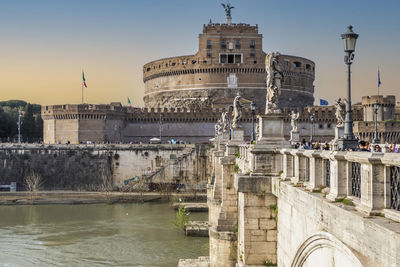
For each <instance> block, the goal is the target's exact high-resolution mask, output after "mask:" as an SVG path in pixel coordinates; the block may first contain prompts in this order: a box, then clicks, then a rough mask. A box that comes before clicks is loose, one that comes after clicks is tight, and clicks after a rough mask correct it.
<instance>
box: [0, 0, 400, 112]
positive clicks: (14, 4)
mask: <svg viewBox="0 0 400 267" xmlns="http://www.w3.org/2000/svg"><path fill="white" fill-rule="evenodd" d="M221 2H222V1H217V0H141V1H139V0H107V1H106V0H85V1H82V0H64V1H62V0H25V1H23V0H0V100H9V99H25V100H27V101H29V102H34V103H39V104H61V103H79V102H80V101H81V70H82V68H83V69H84V70H85V76H86V82H87V84H88V89H85V99H86V101H85V102H88V103H110V102H112V101H123V102H124V103H125V104H126V99H127V97H129V98H130V99H131V101H132V102H133V103H134V104H135V105H142V104H143V102H142V97H143V90H144V84H143V80H142V78H143V76H142V66H143V65H144V64H145V63H147V62H149V61H152V60H155V59H159V58H163V57H170V56H179V55H187V54H193V53H195V52H196V51H197V46H198V34H199V33H200V32H201V30H202V25H203V24H205V23H208V21H209V20H210V18H211V19H212V21H213V22H224V21H225V13H224V10H223V8H222V7H221V5H220V4H221ZM230 2H231V4H232V5H234V6H235V8H234V9H233V10H232V17H233V22H235V23H239V22H244V23H250V24H253V25H254V24H258V25H259V30H260V33H262V34H263V35H264V40H263V42H264V45H263V46H264V47H263V48H264V51H266V52H271V51H279V52H281V53H285V54H291V55H296V56H302V57H306V58H309V59H311V60H313V61H314V62H315V63H316V78H315V83H314V84H315V98H316V99H319V98H325V99H328V100H329V101H330V103H332V101H333V100H334V99H336V98H337V97H339V96H344V95H345V92H346V66H345V64H344V63H343V56H344V52H343V44H342V40H341V38H340V34H341V33H343V32H345V31H346V27H347V26H348V25H349V24H352V25H353V26H354V31H355V32H357V33H358V34H360V37H359V39H358V42H357V47H356V57H355V62H354V64H353V65H352V66H353V69H352V72H353V74H352V75H353V76H352V77H353V101H354V102H357V101H359V99H360V97H361V96H362V95H367V94H376V92H377V72H378V67H379V68H380V71H381V80H382V87H381V88H382V92H383V93H384V94H394V95H396V97H397V99H398V100H399V101H400V93H399V90H400V67H399V66H400V15H399V14H400V1H399V0H392V1H390V0H380V1H367V0H352V1H349V0H335V1H331V0H303V1H299V0H291V1H289V0H279V1H270V0H231V1H230Z"/></svg>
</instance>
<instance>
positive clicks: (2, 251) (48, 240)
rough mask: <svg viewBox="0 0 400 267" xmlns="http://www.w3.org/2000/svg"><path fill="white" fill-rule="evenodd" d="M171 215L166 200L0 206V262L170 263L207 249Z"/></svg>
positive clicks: (69, 264)
mask: <svg viewBox="0 0 400 267" xmlns="http://www.w3.org/2000/svg"><path fill="white" fill-rule="evenodd" d="M193 216H194V219H203V220H206V218H207V214H204V213H203V214H193ZM174 219H175V213H174V212H173V210H172V208H171V207H170V206H168V205H167V204H115V205H106V204H99V205H43V206H0V266H32V265H41V266H49V265H52V266H176V264H177V261H178V259H179V258H196V257H198V256H200V255H207V254H208V249H207V244H208V239H207V238H193V237H185V236H184V235H183V233H182V232H180V230H178V229H176V228H174V226H173V225H172V223H171V222H172V221H173V220H174Z"/></svg>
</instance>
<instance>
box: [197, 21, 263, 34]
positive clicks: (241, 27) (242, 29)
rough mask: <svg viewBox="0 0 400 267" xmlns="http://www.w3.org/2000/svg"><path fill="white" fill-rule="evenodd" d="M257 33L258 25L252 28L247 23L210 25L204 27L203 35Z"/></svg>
mask: <svg viewBox="0 0 400 267" xmlns="http://www.w3.org/2000/svg"><path fill="white" fill-rule="evenodd" d="M221 32H224V33H256V34H258V24H256V25H255V26H251V25H250V24H246V23H231V24H227V23H209V24H204V25H203V33H221Z"/></svg>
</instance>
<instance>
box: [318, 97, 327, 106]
mask: <svg viewBox="0 0 400 267" xmlns="http://www.w3.org/2000/svg"><path fill="white" fill-rule="evenodd" d="M319 105H320V106H327V105H329V103H328V101H326V100H323V99H320V100H319Z"/></svg>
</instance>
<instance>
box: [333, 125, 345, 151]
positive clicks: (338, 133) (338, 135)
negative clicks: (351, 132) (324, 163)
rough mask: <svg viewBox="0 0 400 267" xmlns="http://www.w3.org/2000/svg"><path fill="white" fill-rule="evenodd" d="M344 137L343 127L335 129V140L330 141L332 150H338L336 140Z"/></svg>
mask: <svg viewBox="0 0 400 267" xmlns="http://www.w3.org/2000/svg"><path fill="white" fill-rule="evenodd" d="M343 135H344V126H336V127H335V138H334V139H333V140H332V141H331V148H332V150H338V140H339V139H340V138H342V137H343Z"/></svg>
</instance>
